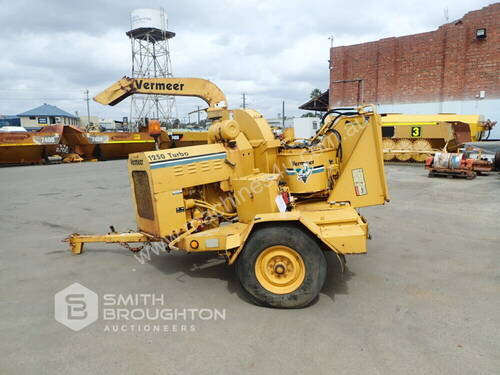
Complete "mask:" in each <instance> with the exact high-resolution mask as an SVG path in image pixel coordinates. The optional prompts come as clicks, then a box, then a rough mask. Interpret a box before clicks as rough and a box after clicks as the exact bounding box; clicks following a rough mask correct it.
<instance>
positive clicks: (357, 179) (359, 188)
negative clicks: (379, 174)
mask: <svg viewBox="0 0 500 375" xmlns="http://www.w3.org/2000/svg"><path fill="white" fill-rule="evenodd" d="M352 181H353V182H354V190H355V192H356V195H357V196H360V195H366V194H368V191H367V190H366V182H365V174H364V173H363V168H358V169H353V170H352Z"/></svg>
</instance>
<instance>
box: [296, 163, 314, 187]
mask: <svg viewBox="0 0 500 375" xmlns="http://www.w3.org/2000/svg"><path fill="white" fill-rule="evenodd" d="M295 171H296V172H297V179H298V180H299V181H302V182H303V183H306V182H307V180H308V179H309V176H310V175H311V174H312V171H313V169H312V168H311V166H310V165H309V164H308V163H303V164H302V168H297V169H295Z"/></svg>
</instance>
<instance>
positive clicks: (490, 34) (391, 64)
mask: <svg viewBox="0 0 500 375" xmlns="http://www.w3.org/2000/svg"><path fill="white" fill-rule="evenodd" d="M329 101H330V107H338V106H346V105H353V104H356V103H361V102H364V103H376V104H378V105H379V110H380V111H382V112H404V113H440V112H453V113H460V114H482V115H484V116H485V117H486V118H490V119H492V120H496V121H499V122H500V3H495V4H492V5H489V6H487V7H484V8H482V9H480V10H475V11H472V12H469V13H467V14H466V15H464V16H463V17H462V18H461V19H459V20H456V21H454V22H450V23H447V24H445V25H442V26H440V27H439V28H438V29H437V30H435V31H430V32H426V33H421V34H415V35H408V36H403V37H398V38H386V39H381V40H379V41H376V42H369V43H363V44H357V45H352V46H342V47H334V48H331V50H330V100H329ZM494 135H495V136H496V137H497V138H498V137H500V126H497V127H496V129H495V134H494Z"/></svg>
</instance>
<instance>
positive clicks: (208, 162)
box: [66, 78, 388, 308]
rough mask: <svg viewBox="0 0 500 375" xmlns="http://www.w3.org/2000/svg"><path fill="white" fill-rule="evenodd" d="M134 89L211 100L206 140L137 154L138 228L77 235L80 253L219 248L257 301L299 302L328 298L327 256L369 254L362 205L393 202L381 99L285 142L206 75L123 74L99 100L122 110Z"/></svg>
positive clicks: (73, 244)
mask: <svg viewBox="0 0 500 375" xmlns="http://www.w3.org/2000/svg"><path fill="white" fill-rule="evenodd" d="M135 93H151V94H154V95H185V96H197V97H200V98H202V99H203V100H205V101H206V103H207V104H208V108H207V109H206V111H207V117H208V118H209V119H210V121H211V126H210V128H209V130H208V137H207V142H206V143H205V144H202V145H195V146H188V147H179V148H175V149H166V150H158V151H149V152H140V153H134V154H131V155H129V161H128V169H129V178H130V183H131V186H132V197H133V201H134V204H135V209H136V222H137V231H136V232H128V233H116V232H115V231H114V229H113V230H112V231H111V232H110V233H108V234H106V235H81V234H76V233H74V234H72V235H70V236H69V237H68V238H67V239H66V241H67V242H69V245H70V248H71V251H72V252H73V253H75V254H80V253H81V252H82V251H83V247H84V244H85V243H88V242H105V243H119V244H122V245H124V246H125V247H127V248H129V249H131V250H132V251H141V247H142V246H146V247H148V246H152V245H151V244H153V243H154V244H155V245H157V246H160V247H162V248H164V249H167V250H168V251H170V250H182V251H186V252H200V251H211V252H214V253H215V254H218V255H219V256H221V257H223V258H224V259H225V260H226V261H227V263H228V264H235V265H236V272H237V274H238V278H239V279H240V282H241V284H242V286H243V288H244V290H245V291H246V292H247V293H248V295H249V297H250V298H251V299H252V300H253V301H255V302H256V303H258V304H261V305H267V306H272V307H284V308H294V307H303V306H307V305H308V304H310V303H311V302H312V301H313V300H314V298H315V297H316V296H317V295H318V294H319V291H320V289H321V287H322V285H323V283H324V281H325V278H326V259H325V253H331V254H335V256H336V258H337V259H338V260H339V262H340V264H341V267H343V266H344V260H345V254H362V253H365V252H366V251H367V248H366V240H367V239H368V238H369V234H368V224H367V222H366V220H365V219H364V218H363V217H362V216H361V215H360V214H359V212H358V211H357V208H360V207H366V206H373V205H381V204H384V203H385V202H387V201H388V191H387V184H386V179H385V173H384V163H383V154H382V139H381V130H380V117H379V115H378V114H377V113H376V111H375V109H374V106H371V105H370V106H365V107H358V108H351V109H348V110H344V111H338V110H331V111H329V112H328V113H327V114H326V115H325V116H324V118H323V121H322V127H321V129H320V130H319V131H318V132H317V134H316V135H315V136H314V137H313V138H311V139H308V140H302V139H293V138H292V136H291V135H290V136H289V137H286V139H279V138H277V137H276V136H275V135H274V133H273V132H272V130H271V127H270V126H269V124H268V123H267V121H266V120H265V119H264V118H263V116H262V115H261V114H260V113H258V112H257V111H254V110H251V109H234V110H232V109H228V108H227V104H226V98H225V95H224V94H223V93H222V91H221V90H220V89H219V88H218V87H217V86H216V85H214V84H213V83H211V82H209V81H206V80H202V79H196V78H163V79H160V78H152V79H149V78H137V79H130V78H123V79H121V80H120V81H118V82H116V83H115V84H113V85H112V86H110V87H109V88H108V89H106V90H105V91H104V92H102V93H101V94H99V95H98V96H96V98H95V100H96V101H98V102H100V103H102V104H111V105H114V104H116V103H118V102H120V101H121V100H123V99H124V98H126V97H128V96H130V95H133V94H135ZM129 243H139V246H137V247H132V246H131V245H129Z"/></svg>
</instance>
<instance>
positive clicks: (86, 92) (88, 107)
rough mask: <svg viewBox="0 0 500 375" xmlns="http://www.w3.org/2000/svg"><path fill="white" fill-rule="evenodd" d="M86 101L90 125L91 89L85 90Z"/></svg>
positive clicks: (88, 123)
mask: <svg viewBox="0 0 500 375" xmlns="http://www.w3.org/2000/svg"><path fill="white" fill-rule="evenodd" d="M85 101H86V102H87V125H90V98H89V89H86V90H85Z"/></svg>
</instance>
